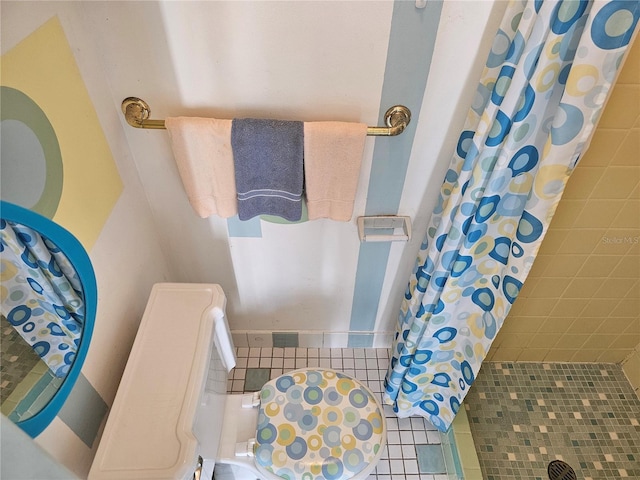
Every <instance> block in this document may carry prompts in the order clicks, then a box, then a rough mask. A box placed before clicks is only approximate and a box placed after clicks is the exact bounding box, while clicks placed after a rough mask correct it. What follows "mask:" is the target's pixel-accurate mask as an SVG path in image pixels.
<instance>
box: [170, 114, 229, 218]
mask: <svg viewBox="0 0 640 480" xmlns="http://www.w3.org/2000/svg"><path fill="white" fill-rule="evenodd" d="M165 126H166V127H167V130H168V131H169V136H170V138H171V146H172V148H173V154H174V157H175V160H176V164H177V166H178V171H179V172H180V177H181V179H182V184H183V185H184V189H185V191H186V193H187V197H188V198H189V203H191V206H192V207H193V209H194V210H195V211H196V213H197V214H198V215H200V216H201V217H202V218H206V217H209V216H211V215H219V216H220V217H222V218H229V217H232V216H234V215H236V214H237V213H238V200H237V195H236V183H235V172H234V166H233V153H232V150H231V120H218V119H215V118H195V117H170V118H167V119H166V120H165Z"/></svg>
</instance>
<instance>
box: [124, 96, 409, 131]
mask: <svg viewBox="0 0 640 480" xmlns="http://www.w3.org/2000/svg"><path fill="white" fill-rule="evenodd" d="M122 113H123V114H124V117H125V119H126V120H127V123H128V124H129V125H131V126H132V127H136V128H145V129H164V128H165V125H164V120H153V119H150V118H149V117H150V116H151V108H149V104H148V103H147V102H145V101H144V100H142V99H140V98H138V97H127V98H125V99H124V100H123V101H122ZM410 121H411V111H410V110H409V109H408V108H407V107H405V106H404V105H395V106H393V107H391V108H390V109H389V110H387V111H386V113H385V114H384V122H385V124H386V127H367V135H373V136H387V137H388V136H391V137H393V136H396V135H400V134H401V133H402V132H403V131H404V129H405V128H406V127H407V125H408V124H409V122H410Z"/></svg>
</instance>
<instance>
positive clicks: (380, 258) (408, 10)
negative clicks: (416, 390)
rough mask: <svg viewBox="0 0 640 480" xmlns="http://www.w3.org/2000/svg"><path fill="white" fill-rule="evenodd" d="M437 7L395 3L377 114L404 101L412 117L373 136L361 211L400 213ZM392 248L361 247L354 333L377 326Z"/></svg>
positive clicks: (362, 339)
mask: <svg viewBox="0 0 640 480" xmlns="http://www.w3.org/2000/svg"><path fill="white" fill-rule="evenodd" d="M441 12H442V2H436V1H430V2H427V6H426V7H425V8H423V9H419V8H416V7H415V3H414V2H410V1H406V0H396V1H395V2H394V6H393V16H392V19H391V34H390V37H389V48H388V53H387V63H386V66H385V74H384V83H383V86H382V97H381V100H380V117H383V115H384V112H385V111H386V110H387V108H389V107H391V106H393V105H396V104H402V105H406V106H407V107H409V109H410V110H411V112H412V121H411V123H410V124H409V126H408V127H407V128H406V129H405V131H404V132H403V133H402V135H399V136H398V137H392V138H385V137H380V138H377V139H376V143H375V146H374V151H373V163H372V167H371V176H370V179H369V187H368V195H367V204H366V207H365V215H396V214H398V208H399V206H400V199H401V197H402V190H403V188H404V180H405V176H406V173H407V166H408V165H409V158H410V156H411V149H412V147H413V139H414V137H415V133H416V126H417V123H418V122H417V119H418V118H419V116H420V107H421V105H422V98H423V96H424V91H425V88H426V85H427V78H428V76H429V68H430V66H431V58H432V53H433V49H434V45H435V40H436V34H437V30H438V23H439V21H440V14H441ZM390 249H391V244H390V243H362V244H361V246H360V251H359V254H358V268H357V272H356V282H355V289H354V297H353V304H352V308H351V321H350V325H349V330H350V331H352V332H353V331H372V330H373V329H374V327H375V321H376V316H377V313H378V303H379V300H380V294H381V292H382V285H383V283H384V278H385V274H386V269H387V261H388V259H389V251H390ZM349 345H350V346H354V347H367V346H371V345H372V337H371V336H370V335H357V334H351V335H350V337H349Z"/></svg>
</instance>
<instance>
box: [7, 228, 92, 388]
mask: <svg viewBox="0 0 640 480" xmlns="http://www.w3.org/2000/svg"><path fill="white" fill-rule="evenodd" d="M0 254H1V256H2V261H1V269H0V278H2V287H1V288H0V295H1V297H2V304H1V305H0V314H2V316H3V317H5V318H6V319H7V321H8V322H9V324H10V325H11V326H12V327H13V328H14V329H15V331H16V332H18V334H19V335H20V336H21V337H22V338H23V339H24V341H25V342H26V343H27V344H29V345H30V346H31V348H33V350H34V351H35V352H36V354H38V355H39V356H40V358H41V359H42V361H43V362H44V363H45V364H46V365H47V367H49V369H50V370H51V372H53V374H54V375H55V376H56V377H65V376H66V375H67V373H68V371H69V368H70V367H71V364H72V363H73V361H74V359H75V356H76V352H77V350H78V346H79V344H80V338H81V336H82V329H83V324H84V311H85V309H84V300H83V299H84V295H83V291H82V285H81V283H80V279H79V278H78V274H77V272H76V270H75V268H74V267H73V265H72V264H71V262H70V261H69V260H68V259H67V257H66V255H65V254H64V253H63V252H62V251H61V250H60V249H59V248H58V247H57V246H56V245H54V244H53V242H51V241H50V240H49V239H48V238H46V237H44V236H43V235H40V234H39V233H38V232H37V231H35V230H33V229H31V228H29V227H26V226H25V225H22V224H17V223H14V222H10V221H6V220H4V219H0Z"/></svg>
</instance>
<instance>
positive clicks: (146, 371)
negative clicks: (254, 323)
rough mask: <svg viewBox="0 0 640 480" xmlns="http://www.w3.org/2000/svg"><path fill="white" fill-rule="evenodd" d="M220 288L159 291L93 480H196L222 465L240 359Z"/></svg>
mask: <svg viewBox="0 0 640 480" xmlns="http://www.w3.org/2000/svg"><path fill="white" fill-rule="evenodd" d="M225 304H226V298H225V295H224V292H223V291H222V288H220V286H219V285H214V284H171V283H162V284H156V285H154V287H153V289H152V291H151V295H150V297H149V300H148V303H147V307H146V309H145V312H144V315H143V317H142V320H141V322H140V327H139V329H138V333H137V335H136V338H135V342H134V344H133V347H132V350H131V354H130V356H129V360H128V362H127V365H126V367H125V371H124V374H123V376H122V380H121V382H120V386H119V388H118V392H117V394H116V397H115V400H114V402H113V405H112V407H111V411H110V413H109V417H108V419H107V423H106V425H105V429H104V433H103V435H102V438H101V440H100V444H99V446H98V450H97V452H96V456H95V459H94V461H93V465H92V467H91V471H90V473H89V478H90V479H119V480H123V479H136V480H139V479H149V478H153V479H191V478H192V477H193V473H194V470H195V469H196V466H197V464H198V460H199V457H202V458H204V459H207V458H215V455H216V453H217V450H218V446H219V443H220V432H221V430H222V419H223V417H224V405H225V397H226V387H227V377H228V372H229V371H230V370H231V369H232V368H233V367H234V366H235V354H234V349H233V343H232V341H231V335H230V332H229V326H228V324H227V321H226V318H225Z"/></svg>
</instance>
